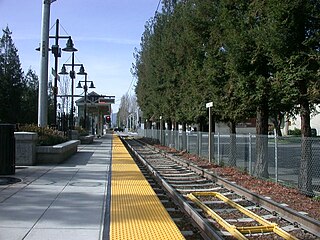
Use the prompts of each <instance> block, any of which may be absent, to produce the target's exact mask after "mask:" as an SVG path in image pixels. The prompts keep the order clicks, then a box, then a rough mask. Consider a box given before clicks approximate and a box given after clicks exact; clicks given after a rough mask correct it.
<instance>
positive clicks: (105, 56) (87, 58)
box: [0, 0, 161, 112]
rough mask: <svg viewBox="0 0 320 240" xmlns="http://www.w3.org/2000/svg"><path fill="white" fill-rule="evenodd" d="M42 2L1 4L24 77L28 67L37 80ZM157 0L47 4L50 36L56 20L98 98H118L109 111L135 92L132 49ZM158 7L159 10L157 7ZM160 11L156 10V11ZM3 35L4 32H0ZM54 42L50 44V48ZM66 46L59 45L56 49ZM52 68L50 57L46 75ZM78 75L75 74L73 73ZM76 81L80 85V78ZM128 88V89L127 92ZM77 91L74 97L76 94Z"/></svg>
mask: <svg viewBox="0 0 320 240" xmlns="http://www.w3.org/2000/svg"><path fill="white" fill-rule="evenodd" d="M42 2H43V0H0V27H1V29H4V28H5V27H6V26H7V25H8V26H9V28H10V30H11V31H12V38H13V41H14V44H15V46H16V48H17V49H18V54H19V57H20V62H21V64H22V68H23V70H24V72H27V70H28V69H29V68H30V67H31V68H32V69H33V70H35V71H36V73H37V74H38V75H39V74H40V71H39V66H40V56H39V52H37V51H35V50H34V49H35V48H36V47H38V46H39V42H40V38H41V37H40V34H41V18H42ZM158 2H159V1H158V0H78V1H76V0H57V1H55V2H53V3H52V4H51V16H50V19H51V20H50V27H52V29H51V30H50V35H54V34H55V27H54V24H55V21H56V19H57V18H58V19H59V20H60V25H61V26H62V27H63V28H62V27H60V35H64V36H67V35H71V36H72V39H73V41H74V44H75V47H76V48H77V49H78V50H79V51H78V52H76V54H75V56H76V61H75V62H76V63H82V64H83V65H84V67H85V70H86V72H87V73H88V80H92V81H94V84H95V86H96V89H95V91H96V92H97V93H99V94H104V95H112V96H116V104H115V105H114V106H113V111H114V112H115V111H117V108H118V104H119V103H120V101H119V100H120V98H121V96H122V95H123V94H125V93H126V92H127V91H129V93H131V94H133V93H134V87H133V86H132V85H131V82H132V75H131V73H130V68H131V66H132V63H133V62H134V58H133V53H134V48H139V44H140V39H141V36H142V33H143V31H144V25H145V23H146V21H148V20H149V19H150V18H151V17H153V16H154V14H155V11H156V9H157V6H158ZM159 8H161V6H160V7H159ZM159 11H160V9H159ZM1 35H2V32H1ZM52 44H54V40H50V44H49V45H52ZM65 44H66V41H65V40H64V39H60V40H59V45H60V47H62V48H63V47H65ZM69 58H70V54H69V53H66V52H63V53H62V57H61V58H59V69H60V68H61V66H62V64H63V63H70V62H71V60H70V59H69ZM53 66H54V58H53V55H52V54H50V60H49V73H51V71H50V69H51V67H53ZM76 72H77V69H76ZM77 80H83V79H81V77H80V76H78V77H77V79H76V81H75V84H77ZM130 86H131V87H130ZM80 93H81V92H79V90H78V89H76V94H80Z"/></svg>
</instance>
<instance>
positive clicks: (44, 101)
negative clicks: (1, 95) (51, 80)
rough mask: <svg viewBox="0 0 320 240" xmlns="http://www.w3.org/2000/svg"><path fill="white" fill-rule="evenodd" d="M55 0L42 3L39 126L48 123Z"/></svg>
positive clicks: (45, 0)
mask: <svg viewBox="0 0 320 240" xmlns="http://www.w3.org/2000/svg"><path fill="white" fill-rule="evenodd" d="M54 1H55V0H44V1H43V5H42V22H41V42H40V80H39V99H38V100H39V101H38V126H40V127H46V126H47V125H48V54H49V51H48V49H49V27H50V5H51V3H52V2H54Z"/></svg>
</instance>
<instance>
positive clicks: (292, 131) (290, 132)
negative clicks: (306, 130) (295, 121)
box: [288, 128, 301, 136]
mask: <svg viewBox="0 0 320 240" xmlns="http://www.w3.org/2000/svg"><path fill="white" fill-rule="evenodd" d="M288 134H289V135H294V136H301V130H300V129H298V128H295V129H294V130H289V131H288Z"/></svg>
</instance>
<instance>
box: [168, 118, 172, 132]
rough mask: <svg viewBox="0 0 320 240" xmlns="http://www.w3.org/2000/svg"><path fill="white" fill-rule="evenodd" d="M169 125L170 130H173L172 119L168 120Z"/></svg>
mask: <svg viewBox="0 0 320 240" xmlns="http://www.w3.org/2000/svg"><path fill="white" fill-rule="evenodd" d="M167 125H168V130H169V131H171V130H172V121H171V119H169V120H168V122H167Z"/></svg>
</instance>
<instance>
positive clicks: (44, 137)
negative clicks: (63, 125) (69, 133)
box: [18, 125, 68, 146]
mask: <svg viewBox="0 0 320 240" xmlns="http://www.w3.org/2000/svg"><path fill="white" fill-rule="evenodd" d="M18 131H19V132H36V133H38V142H37V145H40V146H51V145H56V144H59V143H63V142H66V141H67V140H68V139H67V138H66V137H65V136H64V135H63V133H62V132H59V131H57V130H54V129H52V128H43V127H38V126H36V125H24V126H21V127H19V130H18Z"/></svg>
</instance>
